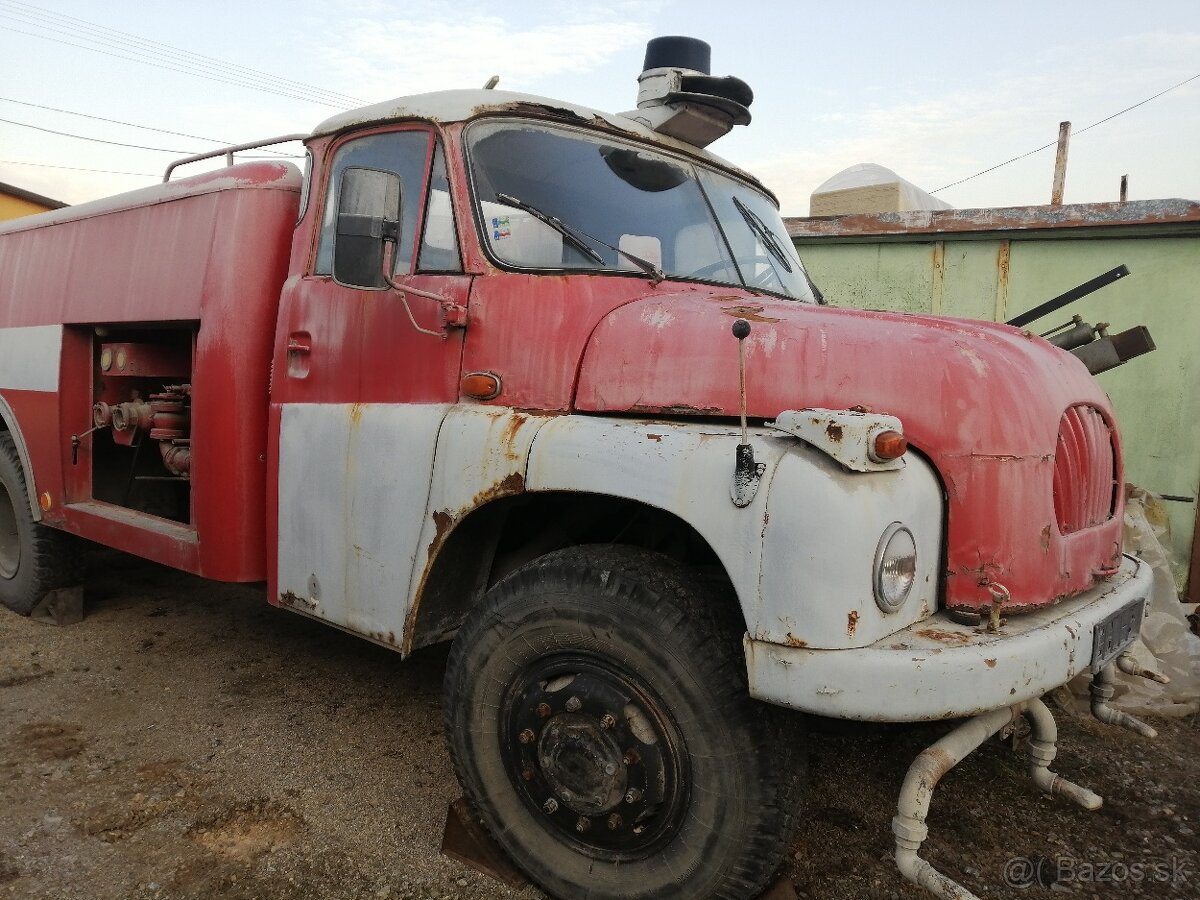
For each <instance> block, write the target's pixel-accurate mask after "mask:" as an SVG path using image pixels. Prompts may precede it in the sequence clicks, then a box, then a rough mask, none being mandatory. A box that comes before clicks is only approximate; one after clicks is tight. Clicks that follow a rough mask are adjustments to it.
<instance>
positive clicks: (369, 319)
mask: <svg viewBox="0 0 1200 900" xmlns="http://www.w3.org/2000/svg"><path fill="white" fill-rule="evenodd" d="M326 158H327V159H329V160H330V163H329V165H327V166H326V167H325V168H326V171H327V172H328V175H327V177H326V178H325V179H324V180H323V187H322V189H321V193H322V195H323V196H322V197H321V198H320V204H321V205H320V208H319V209H318V210H317V213H318V214H319V215H320V223H321V224H320V233H319V235H318V236H317V239H316V241H315V249H314V252H313V254H312V259H311V262H310V265H309V267H308V270H307V272H306V274H304V275H303V276H301V277H298V278H296V277H293V278H292V279H291V280H289V282H288V285H287V286H286V288H285V291H284V295H283V298H282V305H281V310H280V327H279V333H278V335H277V343H278V344H280V345H281V346H277V348H276V358H275V361H276V370H275V374H274V386H273V397H272V409H273V412H274V413H275V415H273V417H272V422H273V427H274V428H276V429H277V435H278V444H277V447H278V450H277V459H278V473H279V474H278V503H277V522H276V525H277V528H276V533H277V536H278V539H277V557H276V567H275V572H276V583H275V590H276V593H275V596H274V598H273V600H275V601H277V602H283V603H286V604H288V605H291V606H293V607H294V608H296V609H297V610H298V611H301V612H305V613H307V614H309V615H312V616H314V617H317V618H320V619H324V620H327V621H329V622H330V623H332V624H336V625H338V626H341V627H343V628H346V629H349V630H351V631H354V632H357V633H360V634H363V635H366V636H368V637H371V638H374V639H375V640H379V641H382V642H385V643H393V644H399V643H400V642H401V640H402V635H403V623H404V621H405V616H406V614H407V603H408V597H409V593H410V592H409V582H410V579H411V577H412V569H413V562H414V559H415V558H416V550H417V543H418V538H419V536H420V533H421V526H422V523H423V520H424V517H425V511H426V504H427V501H428V495H429V485H430V481H431V475H432V470H433V459H434V452H435V449H436V445H437V437H438V432H439V430H440V427H441V423H442V420H443V418H444V417H445V415H446V412H447V411H448V410H449V409H450V407H451V406H452V405H453V404H454V403H455V402H456V401H457V399H458V385H459V370H460V365H461V359H462V330H461V329H459V328H446V327H444V325H443V318H444V314H443V310H442V304H441V303H439V302H438V301H437V300H433V299H429V298H428V297H423V296H419V295H416V294H411V293H402V292H401V291H398V290H396V289H395V288H393V287H390V286H389V287H353V286H349V285H348V284H347V283H346V282H347V278H346V277H345V276H344V273H343V272H342V271H341V270H339V271H338V272H337V273H335V271H334V260H335V251H336V249H337V248H336V244H337V241H338V237H339V236H338V211H339V208H341V205H342V202H343V200H345V201H346V202H347V203H352V202H353V201H352V199H351V198H350V197H349V196H347V197H346V198H343V197H342V196H341V194H342V190H343V184H348V185H354V184H357V185H359V186H360V187H359V189H361V185H362V183H363V182H364V179H361V178H359V179H358V180H357V181H355V180H354V179H348V178H346V173H347V172H348V171H351V170H354V169H358V170H363V169H365V170H369V171H371V172H375V173H384V176H395V178H386V177H384V176H381V179H380V183H383V182H384V181H386V182H387V183H389V184H392V185H394V184H395V183H396V179H398V194H399V196H398V198H397V201H398V205H399V215H398V217H397V221H398V223H399V226H398V234H397V236H396V241H395V250H394V253H392V254H391V258H390V260H389V263H388V264H389V268H390V275H391V278H392V281H393V283H394V284H395V285H396V286H397V287H399V288H405V287H409V288H416V289H417V290H419V291H421V292H422V293H425V294H436V295H438V296H439V297H442V298H444V299H445V301H448V302H451V303H455V304H458V305H460V306H465V305H466V303H467V299H468V293H469V287H470V285H469V278H468V277H467V276H465V275H463V274H462V271H461V269H462V266H461V262H460V255H459V250H458V241H457V235H456V231H455V228H454V221H453V215H452V213H451V210H450V202H449V189H448V184H447V179H446V169H445V162H444V158H443V155H442V151H441V148H440V146H439V144H438V141H437V139H436V136H435V135H434V133H433V132H432V131H430V130H429V129H427V128H423V127H408V128H399V129H389V130H377V131H375V132H372V133H365V134H364V133H360V134H357V135H353V136H350V137H348V138H344V139H342V140H341V141H340V142H338V143H335V144H334V145H332V146H331V147H330V150H329V153H328V154H327V156H326ZM366 181H367V182H368V183H369V182H370V179H366ZM347 190H354V188H348V189H347ZM368 199H370V198H368ZM342 239H343V240H344V241H347V245H346V246H347V247H349V246H350V244H349V241H350V240H352V239H351V238H346V237H344V236H343V238H342ZM337 258H338V261H339V264H341V263H342V262H343V261H344V257H343V256H342V255H340V254H339V255H337ZM345 268H346V271H352V270H353V269H356V268H359V267H358V266H346V267H345ZM367 268H369V265H368V266H367ZM335 274H337V275H338V278H337V280H335V278H334V276H335ZM339 281H341V282H342V283H341V284H339V283H338V282H339ZM350 283H351V284H355V283H361V282H359V281H354V280H353V279H351V282H350ZM276 423H277V424H276Z"/></svg>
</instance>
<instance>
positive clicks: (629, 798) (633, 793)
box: [625, 788, 642, 803]
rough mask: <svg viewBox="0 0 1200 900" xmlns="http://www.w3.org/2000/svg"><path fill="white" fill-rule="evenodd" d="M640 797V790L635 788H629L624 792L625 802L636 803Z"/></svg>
mask: <svg viewBox="0 0 1200 900" xmlns="http://www.w3.org/2000/svg"><path fill="white" fill-rule="evenodd" d="M641 799H642V792H641V791H640V790H638V789H637V788H630V789H629V790H627V791H626V792H625V802H626V803H637V802H638V801H639V800H641Z"/></svg>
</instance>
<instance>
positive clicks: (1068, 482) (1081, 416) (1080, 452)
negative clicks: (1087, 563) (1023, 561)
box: [1054, 404, 1117, 534]
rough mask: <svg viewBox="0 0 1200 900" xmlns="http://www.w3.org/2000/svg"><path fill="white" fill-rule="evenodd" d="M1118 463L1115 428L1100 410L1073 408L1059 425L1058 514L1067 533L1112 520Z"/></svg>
mask: <svg viewBox="0 0 1200 900" xmlns="http://www.w3.org/2000/svg"><path fill="white" fill-rule="evenodd" d="M1116 476H1117V462H1116V451H1115V449H1114V447H1113V435H1112V427H1111V426H1110V425H1109V424H1108V422H1107V420H1106V419H1105V418H1104V415H1103V414H1102V413H1101V412H1100V410H1098V409H1096V408H1095V407H1094V406H1087V405H1086V404H1080V405H1079V406H1072V407H1071V408H1070V409H1068V410H1067V411H1066V412H1065V413H1064V414H1063V417H1062V422H1060V423H1059V426H1058V447H1057V448H1056V449H1055V451H1054V514H1055V516H1056V517H1057V518H1058V530H1059V531H1060V532H1061V533H1063V534H1071V533H1072V532H1075V531H1082V530H1083V529H1085V528H1091V527H1092V526H1094V525H1100V524H1101V523H1103V522H1107V521H1108V520H1109V519H1110V518H1112V514H1113V509H1114V507H1115V501H1116V490H1117V483H1116Z"/></svg>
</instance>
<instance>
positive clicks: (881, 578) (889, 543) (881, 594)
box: [874, 522, 917, 613]
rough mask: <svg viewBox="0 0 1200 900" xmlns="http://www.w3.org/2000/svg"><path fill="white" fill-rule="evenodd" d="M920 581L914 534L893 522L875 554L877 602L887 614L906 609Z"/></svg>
mask: <svg viewBox="0 0 1200 900" xmlns="http://www.w3.org/2000/svg"><path fill="white" fill-rule="evenodd" d="M916 577H917V544H916V541H914V540H913V536H912V532H911V531H909V530H908V529H907V528H905V527H904V526H903V525H901V524H900V523H899V522H893V523H892V524H891V525H889V526H888V527H887V528H886V529H885V530H884V532H883V537H881V538H880V539H879V547H878V549H877V550H876V551H875V579H874V581H875V602H876V603H877V604H879V608H880V609H882V610H883V611H884V612H885V613H893V612H895V611H896V610H898V609H899V608H900V607H901V606H903V605H904V601H905V599H906V598H907V597H908V592H909V591H911V590H912V586H913V581H915V580H916Z"/></svg>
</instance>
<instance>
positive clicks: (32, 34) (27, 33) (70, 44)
mask: <svg viewBox="0 0 1200 900" xmlns="http://www.w3.org/2000/svg"><path fill="white" fill-rule="evenodd" d="M8 31H11V32H12V33H13V34H23V35H25V36H26V37H34V38H38V39H39V40H43V41H50V42H51V43H54V44H62V45H64V46H67V47H76V48H78V49H80V50H89V51H91V52H92V53H99V54H100V55H102V56H111V57H113V58H114V59H123V60H126V61H128V62H135V63H141V64H142V65H144V66H152V67H153V68H155V69H165V70H166V71H168V72H179V73H181V74H184V75H191V76H193V77H194V78H203V79H204V80H205V81H215V82H218V83H220V84H231V85H233V86H234V87H241V88H248V89H250V90H254V91H262V92H263V93H266V94H274V95H275V96H277V97H287V98H288V99H291V100H303V101H306V102H308V103H316V104H319V105H321V106H329V107H333V108H334V109H341V108H342V106H341V105H339V104H336V103H331V102H328V101H325V100H316V99H314V98H312V97H303V96H300V95H299V94H290V93H287V92H285V91H275V90H271V89H270V88H267V87H262V86H259V85H254V84H246V83H245V82H242V81H233V80H230V79H228V78H217V77H215V76H212V75H202V74H201V73H199V72H192V71H189V70H187V69H180V68H176V67H175V66H168V65H163V64H160V63H154V62H150V61H149V60H144V59H138V58H137V57H134V56H125V55H123V54H121V53H110V52H109V51H107V50H101V49H100V48H99V47H89V46H87V45H86V44H76V43H74V42H73V41H64V40H62V39H60V38H52V37H49V36H47V35H44V34H37V33H35V32H32V31H22V30H21V29H20V28H11V27H10V28H9V29H8Z"/></svg>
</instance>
